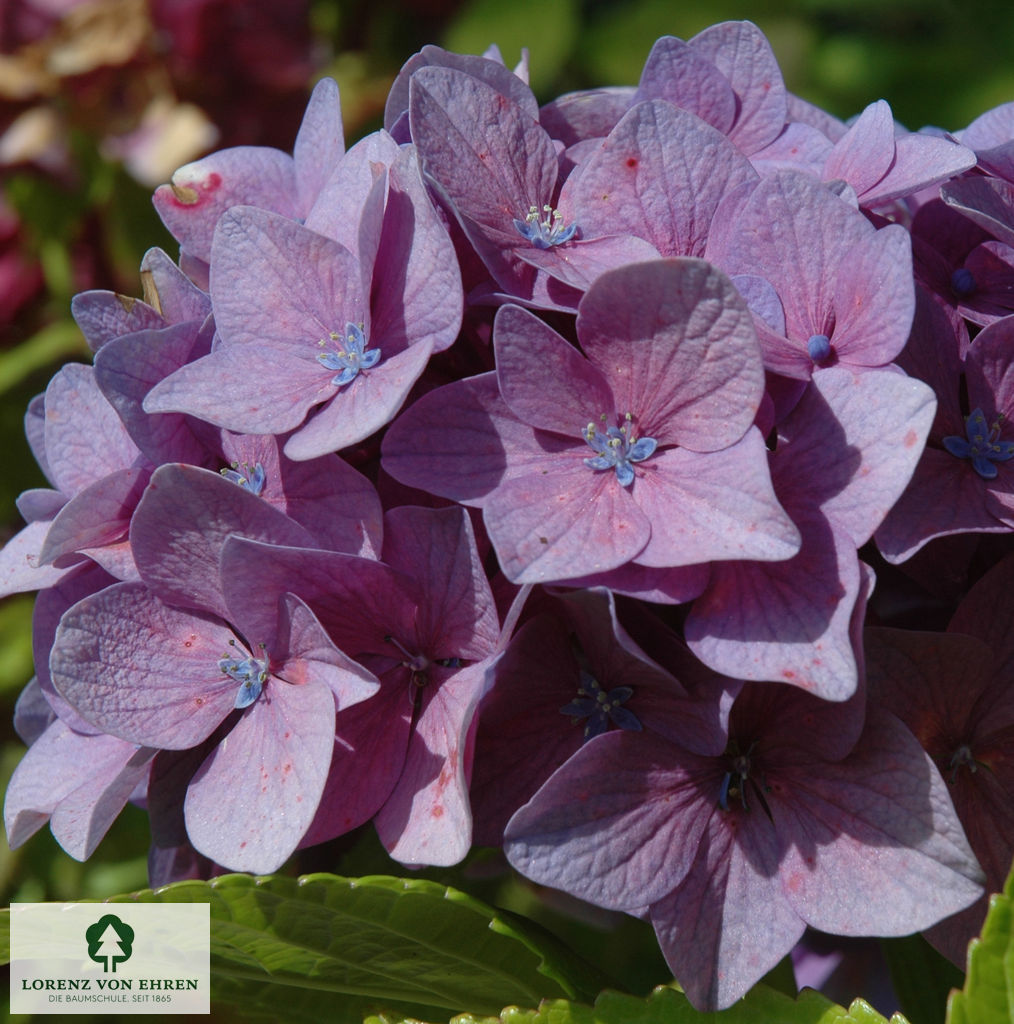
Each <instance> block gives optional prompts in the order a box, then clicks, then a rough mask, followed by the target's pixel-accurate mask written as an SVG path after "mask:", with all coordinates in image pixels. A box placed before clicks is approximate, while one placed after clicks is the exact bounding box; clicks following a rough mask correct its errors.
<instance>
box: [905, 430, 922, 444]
mask: <svg viewBox="0 0 1014 1024" xmlns="http://www.w3.org/2000/svg"><path fill="white" fill-rule="evenodd" d="M918 440H919V435H918V434H916V432H915V431H914V430H910V431H909V432H908V433H907V434H906V435H905V447H906V448H911V447H912V446H913V445H915V444H916V443H917V442H918Z"/></svg>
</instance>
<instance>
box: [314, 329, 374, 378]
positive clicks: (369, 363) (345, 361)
mask: <svg viewBox="0 0 1014 1024" xmlns="http://www.w3.org/2000/svg"><path fill="white" fill-rule="evenodd" d="M329 339H330V340H331V341H332V342H334V343H335V351H333V352H321V353H320V354H319V355H318V356H317V362H319V363H320V364H321V366H325V367H327V369H329V370H339V371H341V372H340V373H338V375H337V376H335V377H333V378H332V379H331V383H332V384H334V385H335V387H339V388H340V387H344V386H345V385H346V384H351V383H352V381H354V380H355V379H356V377H358V376H359V371H360V370H368V369H370V368H371V367H373V366H376V365H377V363H378V362H379V361H380V349H379V348H372V349H367V347H366V335H365V334H364V333H363V328H362V326H361V325H360V324H353V323H347V324H346V325H345V336H344V337H342V336H341V335H339V334H337V333H336V332H335V331H331V332H330V334H329V335H328V338H321V339H320V341H319V342H318V344H319V345H320V346H321V347H322V348H323V347H324V346H325V345H326V344H327V343H328V340H329Z"/></svg>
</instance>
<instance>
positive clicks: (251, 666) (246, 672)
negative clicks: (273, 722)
mask: <svg viewBox="0 0 1014 1024" xmlns="http://www.w3.org/2000/svg"><path fill="white" fill-rule="evenodd" d="M229 643H230V644H231V645H232V646H235V644H236V642H235V641H234V640H230V641H229ZM260 647H261V652H262V653H263V651H264V645H263V644H261V645H260ZM218 668H219V670H220V671H221V672H222V673H223V674H224V675H227V676H228V677H229V678H230V679H233V680H235V681H236V682H237V683H239V690H238V691H237V692H236V701H235V703H234V704H233V707H234V708H246V707H249V706H250V705H251V704H253V702H254V701H255V700H256V699H257V698H258V697H259V696H260V695H261V690H262V689H263V688H264V683H265V682H266V681H267V678H268V659H267V658H265V657H261V658H255V657H254V656H253V655H250V656H249V657H246V658H234V657H232V656H231V655H229V654H223V655H222V657H221V659H220V660H219V662H218Z"/></svg>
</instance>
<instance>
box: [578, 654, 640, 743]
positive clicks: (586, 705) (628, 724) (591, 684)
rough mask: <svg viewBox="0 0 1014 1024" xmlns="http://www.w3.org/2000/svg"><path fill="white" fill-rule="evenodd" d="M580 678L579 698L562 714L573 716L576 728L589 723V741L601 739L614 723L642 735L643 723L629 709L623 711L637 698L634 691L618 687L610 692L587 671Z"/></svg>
mask: <svg viewBox="0 0 1014 1024" xmlns="http://www.w3.org/2000/svg"><path fill="white" fill-rule="evenodd" d="M578 678H579V682H578V686H577V697H575V698H574V700H572V701H571V702H570V703H569V704H565V705H564V706H563V707H562V708H560V714H563V715H569V716H570V718H571V719H572V720H573V722H574V724H575V725H576V724H577V723H578V722H579V721H580V720H581V719H582V718H585V719H587V721H586V722H585V725H584V738H585V740H590V739H592V738H593V737H595V736H601V735H602V733H604V732H606V731H607V730H608V729H609V723H610V722H612V724H613V725H615V726H617V728H620V729H629V730H630V731H631V732H640V731H641V722H640V719H638V717H637V715H635V714H634V712H633V711H631V710H630V709H629V708H625V707H623V705H624V704H625V703H626V702H627V701H628V700H630V698H631V697H632V696H633V694H634V691H633V689H632V688H631V687H629V686H614V687H613V688H612V689H611V690H609V691H608V692H606V691H605V690H603V689H602V687H601V686H599V682H598V680H597V679H596V678H595V677H594V676H593V675H592V674H591V673H590V672H588V671H587V670H585V669H583V668H582V669H581V670H580V672H579V676H578Z"/></svg>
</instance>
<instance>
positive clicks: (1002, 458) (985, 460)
mask: <svg viewBox="0 0 1014 1024" xmlns="http://www.w3.org/2000/svg"><path fill="white" fill-rule="evenodd" d="M1003 421H1004V416H1003V414H1002V413H1001V414H1000V415H999V416H997V418H996V419H995V420H994V421H993V423H992V425H990V424H987V423H986V416H985V414H984V413H983V411H982V410H981V409H976V410H975V411H974V412H972V413H971V415H969V416H968V418H967V419H966V420H965V433H966V435H967V438H966V437H958V436H957V435H956V434H951V435H950V436H949V437H945V438H944V439H943V445H944V447H945V448H946V449H947V450H948V451H949V452H950V453H951V455H953V456H955V457H956V458H959V459H969V460H971V463H972V468H973V469H974V470H975V472H976V473H978V474H979V476H981V477H982V478H983V480H995V479H996V475H997V473H998V472H999V470H998V469H997V468H996V463H997V462H1006V461H1007V460H1008V459H1010V458H1014V441H1001V440H1000V439H999V438H1000V424H1001V423H1003Z"/></svg>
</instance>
